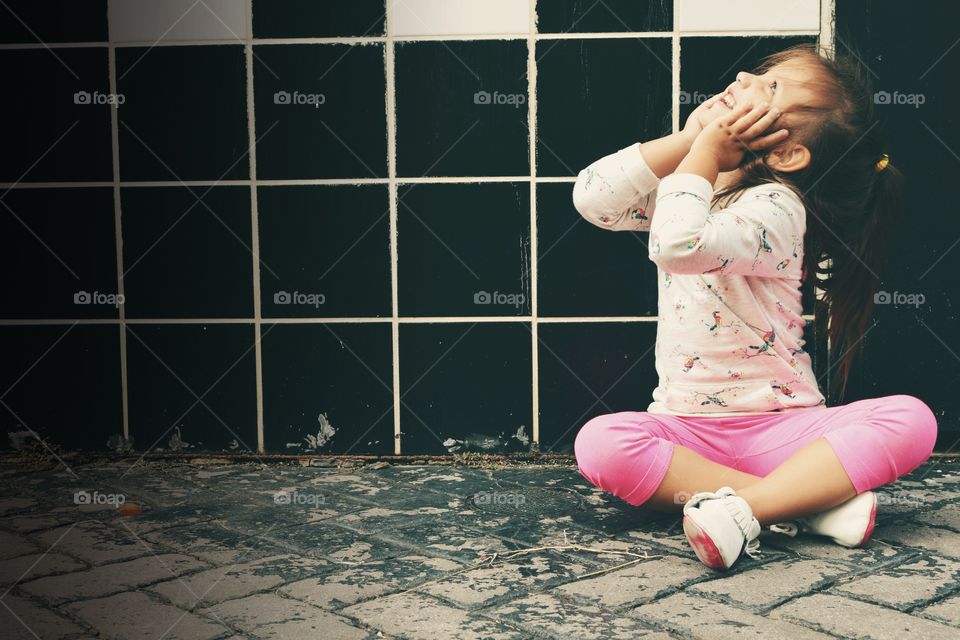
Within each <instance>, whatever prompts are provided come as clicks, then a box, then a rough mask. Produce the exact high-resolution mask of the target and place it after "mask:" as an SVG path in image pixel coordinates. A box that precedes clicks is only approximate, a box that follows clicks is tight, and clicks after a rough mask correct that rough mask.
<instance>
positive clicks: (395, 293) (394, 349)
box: [384, 0, 402, 455]
mask: <svg viewBox="0 0 960 640" xmlns="http://www.w3.org/2000/svg"><path fill="white" fill-rule="evenodd" d="M392 7H393V3H392V2H390V1H389V0H388V2H387V13H386V18H385V20H386V23H385V28H386V32H387V37H386V43H385V44H384V63H385V64H386V74H387V93H386V105H387V179H388V184H389V187H388V189H389V192H390V193H389V197H390V346H391V355H390V357H391V363H392V366H391V369H392V373H393V453H394V454H395V455H400V452H401V450H402V449H401V442H400V435H401V432H400V406H401V397H400V293H399V284H398V282H399V278H398V275H397V269H398V266H399V259H398V249H397V216H398V207H399V204H398V198H399V193H398V187H397V185H398V182H397V113H396V109H397V95H396V86H397V83H396V73H395V70H396V62H395V60H394V54H395V50H394V40H393V38H392V36H391V33H390V32H391V30H392V27H393V9H392Z"/></svg>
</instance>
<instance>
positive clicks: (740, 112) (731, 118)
mask: <svg viewBox="0 0 960 640" xmlns="http://www.w3.org/2000/svg"><path fill="white" fill-rule="evenodd" d="M749 112H750V105H749V104H739V105H737V106H736V107H735V108H734V110H733V111H731V112H730V113H728V114H727V115H725V116H722V120H721V123H722V124H724V125H726V126H728V127H731V128H732V127H733V125H734V124H735V123H736V122H737V121H739V120H740V118H742V117H744V115H746V114H747V113H749Z"/></svg>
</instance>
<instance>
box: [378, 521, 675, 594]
mask: <svg viewBox="0 0 960 640" xmlns="http://www.w3.org/2000/svg"><path fill="white" fill-rule="evenodd" d="M563 541H564V544H557V545H545V546H542V547H531V548H530V549H518V550H516V551H510V552H508V553H503V554H501V553H500V552H497V551H494V552H492V553H490V554H484V553H481V554H480V557H478V558H477V560H476V561H475V562H474V566H472V567H465V568H463V569H460V570H459V571H454V572H453V573H448V574H445V575H442V576H440V577H438V578H434V579H433V580H428V581H427V582H423V583H421V584H418V585H417V586H415V587H411V588H409V589H405V590H403V591H398V592H397V593H392V594H390V595H388V596H385V597H386V598H392V597H394V596H400V595H403V594H405V593H410V592H411V591H417V590H419V589H420V588H421V587H425V586H426V585H428V584H433V583H436V582H440V581H442V580H446V579H448V578H452V577H453V576H457V575H460V574H461V573H466V572H467V571H473V570H474V569H478V568H481V566H480V565H483V564H484V563H486V566H483V567H482V568H484V569H489V568H490V567H492V566H493V565H494V564H495V563H496V562H497V561H498V560H499V561H500V562H503V561H504V560H507V559H510V558H514V557H517V556H522V555H529V554H531V553H536V552H538V551H561V552H562V551H581V552H586V553H596V554H600V555H619V556H630V557H632V558H634V559H633V560H630V561H629V562H624V563H621V564H618V565H614V566H612V567H607V568H605V569H599V570H597V571H593V572H591V573H586V574H584V575H581V576H576V577H575V578H574V580H584V579H586V578H593V577H595V576H599V575H603V574H604V573H610V572H611V571H618V570H619V569H624V568H626V567H631V566H633V565H635V564H638V563H640V562H643V561H644V560H654V559H657V558H662V557H663V556H651V555H648V554H647V553H646V552H644V553H633V552H632V551H617V550H613V549H598V548H595V547H585V546H583V545H579V544H571V543H569V542H568V540H567V531H566V529H564V531H563Z"/></svg>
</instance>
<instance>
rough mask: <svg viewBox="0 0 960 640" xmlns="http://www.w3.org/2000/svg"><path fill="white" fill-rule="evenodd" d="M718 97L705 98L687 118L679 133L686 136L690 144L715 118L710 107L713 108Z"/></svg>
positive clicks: (718, 95)
mask: <svg viewBox="0 0 960 640" xmlns="http://www.w3.org/2000/svg"><path fill="white" fill-rule="evenodd" d="M719 97H720V94H717V95H714V96H711V97H710V98H707V100H705V101H704V102H702V103H701V104H700V106H698V107H697V108H696V109H694V110H693V112H691V113H690V115H689V116H687V122H686V123H685V124H684V125H683V129H681V130H680V133H682V134H683V135H684V136H686V137H687V138H688V139H689V140H690V142H691V143H692V142H693V141H694V140H695V139H696V137H697V136H698V135H700V132H701V131H703V128H704V127H705V126H707V125H708V124H709V123H710V122H711V120H713V119H714V118H715V117H716V116H714V115H713V114H712V113H711V112H710V107H712V106H713V104H714V103H715V102H716V101H717V100H718V99H719Z"/></svg>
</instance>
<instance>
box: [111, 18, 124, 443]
mask: <svg viewBox="0 0 960 640" xmlns="http://www.w3.org/2000/svg"><path fill="white" fill-rule="evenodd" d="M109 33H110V18H109V16H108V17H107V34H108V37H109ZM107 63H108V73H109V74H110V93H111V94H112V95H117V94H118V91H117V49H116V47H114V46H112V45H111V46H110V47H109V48H108V49H107ZM110 146H111V151H112V154H113V157H112V160H113V182H112V183H110V186H111V187H112V188H113V225H114V233H115V238H114V245H115V246H116V264H117V294H118V296H123V294H124V282H123V227H122V224H123V219H122V218H123V216H122V207H121V202H120V114H119V112H118V111H117V109H115V108H112V107H111V108H110ZM121 299H122V298H121ZM118 311H119V317H118V320H117V324H118V325H119V327H120V403H121V407H122V414H121V420H122V424H121V430H122V433H123V439H124V440H125V441H126V442H129V441H130V405H129V399H130V396H129V392H128V385H127V326H126V316H127V311H126V306H125V305H122V304H121V305H120V307H119V310H118Z"/></svg>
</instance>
